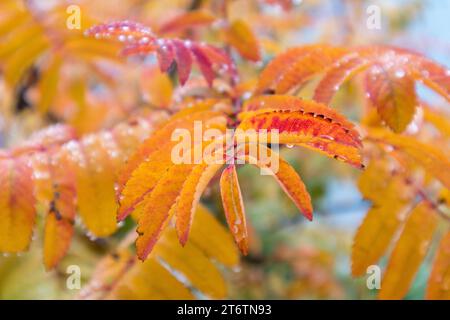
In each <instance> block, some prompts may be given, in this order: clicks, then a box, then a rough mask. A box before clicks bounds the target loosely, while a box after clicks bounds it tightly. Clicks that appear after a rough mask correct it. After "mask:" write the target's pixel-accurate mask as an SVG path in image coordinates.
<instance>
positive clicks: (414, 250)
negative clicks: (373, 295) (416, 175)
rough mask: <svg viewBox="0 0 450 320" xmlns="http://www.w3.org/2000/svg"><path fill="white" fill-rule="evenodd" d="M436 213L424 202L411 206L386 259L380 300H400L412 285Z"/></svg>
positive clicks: (424, 251)
mask: <svg viewBox="0 0 450 320" xmlns="http://www.w3.org/2000/svg"><path fill="white" fill-rule="evenodd" d="M436 226H437V215H436V213H435V212H434V210H433V208H432V207H431V206H430V205H429V204H428V203H426V202H421V203H419V204H418V205H417V207H415V208H414V209H413V211H412V212H411V214H410V216H409V217H408V220H407V221H406V224H405V227H404V229H403V231H402V234H401V236H400V238H399V240H398V241H397V243H396V245H395V248H394V250H393V252H392V254H391V256H390V258H389V262H388V265H387V268H386V271H385V274H384V276H383V280H382V282H381V289H380V293H379V298H380V299H402V298H403V297H404V296H405V295H406V293H407V292H408V289H409V287H410V285H411V282H412V280H413V279H414V276H415V274H416V272H417V270H418V269H419V266H420V264H421V263H422V261H423V259H424V258H425V255H426V253H427V251H428V248H429V246H430V243H431V240H432V238H433V234H434V230H435V228H436Z"/></svg>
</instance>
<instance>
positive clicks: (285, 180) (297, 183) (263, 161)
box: [246, 144, 313, 220]
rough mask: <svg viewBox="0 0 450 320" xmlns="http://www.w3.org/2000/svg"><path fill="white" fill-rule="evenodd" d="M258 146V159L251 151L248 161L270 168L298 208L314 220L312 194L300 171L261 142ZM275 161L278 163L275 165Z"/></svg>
mask: <svg viewBox="0 0 450 320" xmlns="http://www.w3.org/2000/svg"><path fill="white" fill-rule="evenodd" d="M249 148H250V147H247V150H246V151H249V150H250V149H249ZM258 148H259V150H258V157H257V158H256V159H255V158H253V157H252V155H251V154H250V153H249V152H246V158H247V162H250V163H254V164H256V166H258V167H260V168H262V169H265V170H268V171H269V172H270V173H271V174H273V175H274V177H275V179H276V180H277V182H278V183H279V184H280V186H281V188H282V189H283V190H284V192H286V194H287V195H288V196H289V198H291V200H292V201H293V202H294V203H295V205H296V206H297V208H298V209H299V210H300V211H301V212H302V213H303V215H304V216H305V217H306V218H307V219H308V220H312V214H313V208H312V204H311V196H310V195H309V193H308V191H307V190H306V186H305V184H304V183H303V181H302V179H301V178H300V176H299V175H298V173H297V172H296V171H295V170H294V168H292V167H291V165H290V164H289V163H288V162H287V161H285V160H284V159H282V158H280V156H279V155H278V154H277V153H276V152H273V151H272V150H271V149H270V148H267V147H265V146H264V145H261V144H260V145H258ZM261 150H262V151H261ZM262 154H264V155H265V157H263V156H262ZM251 158H252V159H251ZM274 162H275V164H277V165H275V164H274ZM272 166H273V167H272Z"/></svg>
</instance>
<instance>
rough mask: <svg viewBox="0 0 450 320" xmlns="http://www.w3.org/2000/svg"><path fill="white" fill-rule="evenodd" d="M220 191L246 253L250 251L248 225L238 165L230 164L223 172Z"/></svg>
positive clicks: (235, 232)
mask: <svg viewBox="0 0 450 320" xmlns="http://www.w3.org/2000/svg"><path fill="white" fill-rule="evenodd" d="M220 193H221V195H222V204H223V209H224V211H225V217H226V218H227V223H228V226H229V228H230V230H231V232H232V234H233V236H234V240H235V241H236V243H237V245H238V247H239V249H240V250H241V252H242V253H243V254H244V255H246V254H247V253H248V234H247V225H246V218H245V211H244V203H243V201H242V194H241V189H240V187H239V181H238V178H237V173H236V166H234V165H230V166H228V167H227V168H226V169H225V170H224V171H223V172H222V176H221V177H220Z"/></svg>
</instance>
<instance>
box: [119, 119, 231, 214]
mask: <svg viewBox="0 0 450 320" xmlns="http://www.w3.org/2000/svg"><path fill="white" fill-rule="evenodd" d="M194 120H197V121H203V122H202V123H203V124H204V125H206V126H211V127H214V126H216V125H217V126H219V127H223V126H224V125H225V118H224V117H222V116H220V114H219V113H217V112H212V111H210V112H203V113H195V114H192V115H188V117H186V118H182V119H178V120H175V121H173V122H171V123H169V124H167V125H166V126H165V127H163V128H162V129H160V130H158V131H157V132H155V134H154V135H152V137H150V138H149V139H148V140H147V141H145V142H144V144H143V145H142V146H141V148H140V149H139V150H138V151H137V152H136V153H135V155H134V156H133V157H132V158H131V161H132V162H131V161H130V162H129V163H128V166H127V167H126V169H125V170H127V171H122V179H121V181H125V179H126V177H125V175H128V170H130V169H131V168H132V166H134V164H136V168H135V169H134V170H133V171H132V172H131V175H130V176H129V178H128V180H126V184H125V186H124V187H123V188H122V190H121V194H120V197H119V201H120V208H119V211H118V216H117V217H118V219H119V220H123V219H124V218H125V217H127V216H128V214H130V213H131V211H132V210H133V208H134V207H135V206H136V205H137V204H138V203H139V202H140V201H142V200H143V198H144V196H146V195H147V194H149V193H150V192H151V191H152V190H153V188H154V187H155V185H156V183H157V182H158V181H159V180H160V179H161V177H162V175H163V173H164V172H166V171H167V170H168V169H169V168H170V167H172V166H174V163H173V161H172V159H171V155H172V154H171V152H172V151H173V148H174V146H175V145H177V144H179V142H178V141H170V139H171V135H172V133H173V132H174V130H175V129H183V128H184V129H187V130H189V132H192V131H193V130H194V126H195V123H194ZM166 140H169V141H167V142H165V143H161V141H166ZM141 159H142V160H141ZM138 161H141V163H140V164H138Z"/></svg>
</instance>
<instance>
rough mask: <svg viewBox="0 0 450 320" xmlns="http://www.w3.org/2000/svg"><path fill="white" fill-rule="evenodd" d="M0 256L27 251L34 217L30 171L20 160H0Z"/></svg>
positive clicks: (24, 162) (23, 161)
mask: <svg viewBox="0 0 450 320" xmlns="http://www.w3.org/2000/svg"><path fill="white" fill-rule="evenodd" d="M0 190H1V192H0V221H1V223H0V252H7V253H8V252H11V253H17V252H22V251H25V250H27V249H28V246H29V243H30V241H31V236H32V234H33V227H34V221H35V216H36V209H35V208H34V205H35V198H34V191H33V180H32V171H31V169H30V167H29V166H28V165H27V163H26V161H25V160H23V159H20V158H18V159H10V158H0Z"/></svg>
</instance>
